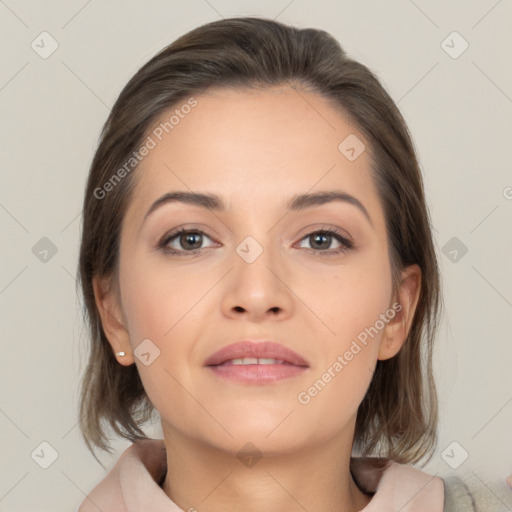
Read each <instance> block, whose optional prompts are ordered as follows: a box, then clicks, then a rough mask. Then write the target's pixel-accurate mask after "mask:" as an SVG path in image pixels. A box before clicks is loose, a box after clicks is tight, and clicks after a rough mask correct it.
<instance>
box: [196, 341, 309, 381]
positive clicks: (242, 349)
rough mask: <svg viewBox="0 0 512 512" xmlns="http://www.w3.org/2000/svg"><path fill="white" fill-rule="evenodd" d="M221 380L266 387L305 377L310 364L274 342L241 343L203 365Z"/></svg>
mask: <svg viewBox="0 0 512 512" xmlns="http://www.w3.org/2000/svg"><path fill="white" fill-rule="evenodd" d="M204 366H205V367H206V368H208V369H209V370H211V371H212V372H213V373H214V374H215V375H217V376H218V377H221V378H224V379H227V380H231V381H234V382H239V383H248V384H267V383H271V382H276V381H281V380H284V379H290V378H292V377H296V376H299V375H301V374H303V373H304V372H305V371H306V370H307V369H308V368H309V364H308V362H307V361H306V360H305V359H304V358H303V357H301V356H300V355H299V354H297V353H296V352H294V351H293V350H291V349H289V348H287V347H285V346H284V345H281V344H279V343H275V342H272V341H258V342H252V341H240V342H238V343H233V344H231V345H228V346H226V347H223V348H222V349H220V350H218V351H217V352H215V353H214V354H212V355H211V356H210V357H209V358H208V359H207V360H206V361H205V363H204Z"/></svg>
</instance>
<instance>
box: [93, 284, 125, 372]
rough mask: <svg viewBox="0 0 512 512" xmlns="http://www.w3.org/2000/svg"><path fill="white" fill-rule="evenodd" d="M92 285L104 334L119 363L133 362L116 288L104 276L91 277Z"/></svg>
mask: <svg viewBox="0 0 512 512" xmlns="http://www.w3.org/2000/svg"><path fill="white" fill-rule="evenodd" d="M92 285H93V289H94V298H95V300H96V307H97V308H98V312H99V314H100V318H101V325H102V327H103V331H104V332H105V336H106V337H107V339H108V342H109V343H110V346H111V347H112V350H113V352H114V355H115V356H116V358H117V360H118V362H119V364H122V365H123V366H129V365H131V364H133V363H134V358H133V353H132V347H131V344H130V336H129V333H128V330H127V329H126V327H125V325H124V321H123V313H122V308H121V304H120V302H121V301H120V299H119V294H118V293H117V289H116V287H115V286H114V285H112V284H111V283H110V280H108V279H106V278H103V279H102V278H99V277H93V280H92ZM118 352H124V353H125V355H124V356H120V355H117V353H118Z"/></svg>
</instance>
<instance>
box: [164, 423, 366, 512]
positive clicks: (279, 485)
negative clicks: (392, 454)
mask: <svg viewBox="0 0 512 512" xmlns="http://www.w3.org/2000/svg"><path fill="white" fill-rule="evenodd" d="M164 438H165V444H166V449H167V467H168V468H169V470H168V472H167V474H166V476H165V480H164V483H163V486H162V489H163V491H164V492H165V494H166V495H167V496H169V498H170V499H171V500H172V501H174V503H176V504H177V505H178V506H179V507H180V508H181V509H183V510H184V511H190V512H194V511H200V512H220V511H224V512H230V511H238V510H244V511H246V512H261V511H262V510H264V511H265V512H278V511H279V512H280V511H282V510H287V511H289V512H304V511H305V510H307V511H312V510H329V511H336V512H357V511H360V510H361V509H363V508H364V507H365V506H366V505H367V504H368V503H369V502H370V500H371V497H370V496H368V495H366V494H364V493H363V492H362V491H361V490H360V489H359V488H358V486H357V485H356V483H355V481H354V480H353V478H352V475H351V473H350V455H351V443H348V444H347V443H345V442H344V441H345V440H344V439H331V440H329V441H328V442H325V443H324V444H322V445H320V446H319V445H315V446H312V447H310V448H309V449H303V450H302V451H294V452H293V453H288V454H282V453H280V454H268V453H262V454H260V453H258V455H261V458H259V459H258V457H257V456H256V457H255V455H256V454H252V458H251V454H250V450H249V455H248V456H247V457H238V456H237V455H236V454H233V453H227V452H226V451H221V450H219V449H218V448H215V447H212V446H211V445H205V444H203V443H200V442H198V441H196V440H191V439H189V438H183V436H182V434H181V433H180V432H177V431H170V430H169V429H164ZM333 454H336V456H333Z"/></svg>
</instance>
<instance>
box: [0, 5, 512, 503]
mask: <svg viewBox="0 0 512 512" xmlns="http://www.w3.org/2000/svg"><path fill="white" fill-rule="evenodd" d="M240 15H260V16H265V17H270V18H275V19H277V20H279V21H283V22H289V23H293V24H296V25H298V26H302V27H306V26H310V27H317V28H321V29H324V30H327V31H329V32H330V33H331V34H333V35H334V36H335V37H336V38H337V39H338V40H339V41H340V42H341V44H342V46H343V47H344V48H345V49H346V50H347V52H348V53H349V54H350V55H351V56H353V57H355V58H356V59H358V60H360V61H361V62H363V63H364V64H366V65H368V66H369V67H370V68H371V69H372V70H373V71H374V72H376V74H377V75H378V76H379V78H380V79H381V80H382V82H383V84H384V85H385V87H386V88H387V89H388V91H389V92H390V94H391V96H392V97H393V98H394V100H395V101H396V102H397V103H398V106H399V108H400V109H401V111H402V113H403V114H404V117H405V119H406V121H407V123H408V125H409V127H410V130H411V132H412V135H413V138H414V142H415V145H416V147H417V150H418V153H419V157H420V160H421V165H422V169H423V171H424V177H425V185H426V191H427V195H428V202H429V206H430V208H431V210H432V216H433V221H434V225H435V233H434V234H435V237H436V244H437V248H438V251H439V254H440V258H441V264H442V272H443V280H444V286H445V302H446V315H445V317H444V322H443V324H442V327H441V330H440V334H439V339H438V344H437V348H436V357H435V363H436V366H435V371H436V376H437V382H438V388H439V394H440V406H441V411H440V412H441V423H440V439H439V447H438V450H437V452H436V454H435V456H434V457H433V460H432V461H431V462H430V463H429V464H428V465H427V466H425V467H424V468H423V469H424V470H425V471H429V472H431V473H432V474H438V475H446V474H458V475H461V476H463V477H464V478H465V479H467V480H468V482H470V483H471V485H481V486H486V488H487V489H488V492H493V493H495V494H496V495H497V496H500V497H501V498H502V499H503V500H504V501H507V500H510V496H511V493H512V491H511V490H510V489H508V487H507V486H506V484H505V482H504V478H505V477H506V476H507V475H510V474H512V441H511V434H512V429H511V425H512V372H511V367H512V365H511V362H512V343H511V340H512V323H511V317H512V273H511V267H510V264H511V258H510V254H511V252H512V229H511V228H512V222H511V218H512V217H511V214H512V173H511V166H510V162H511V159H510V156H511V155H510V151H511V150H510V148H511V142H510V140H511V135H512V133H511V113H512V99H511V98H512V70H511V66H510V62H511V60H510V54H511V50H512V2H511V1H510V0H502V1H496V0H481V1H472V2H469V1H458V2H444V1H441V0H436V1H430V2H428V1H424V0H415V1H412V0H394V1H392V2H379V1H367V0H365V1H357V2H349V1H338V2H335V1H334V0H331V1H329V0H324V1H318V0H317V1H314V2H313V1H304V0H292V1H290V0H274V1H269V0H266V1H258V2H256V1H239V2H233V1H231V2H229V1H225V0H209V1H206V0H191V1H189V2H185V1H157V0H153V1H151V2H142V1H138V2H135V1H131V2H130V1H128V2H127V1H124V2H121V1H99V0H92V1H88V2H87V1H85V0H76V1H75V0H73V1H66V2H65V1H63V0H60V1H56V0H54V1H45V2H37V1H22V0H5V1H3V0H0V48H1V50H0V51H1V56H2V58H1V63H2V65H1V68H0V109H1V110H0V112H1V127H0V129H1V132H0V141H1V148H2V153H1V154H2V162H1V168H2V171H1V177H2V185H1V188H0V224H1V227H2V251H1V258H2V259H1V266H0V304H1V315H2V322H1V330H2V332H1V336H2V337H1V352H0V354H1V356H0V376H1V399H0V434H1V436H0V442H1V453H0V461H1V462H0V463H1V469H0V510H3V511H22V510H23V511H27V510H40V511H50V510H51V511H59V510H76V508H77V507H78V504H79V503H80V502H81V501H82V500H83V499H84V493H87V492H88V491H89V490H90V489H91V488H92V487H93V486H94V485H95V484H97V483H98V482H99V481H100V479H101V478H103V476H104V474H105V472H104V470H103V468H101V467H100V466H99V465H98V464H97V462H96V461H95V460H94V459H93V458H92V456H91V455H90V453H89V452H88V451H87V449H86V448H85V445H84V443H83V442H82V440H81V437H80V436H79V430H78V427H77V403H78V382H79V376H80V374H81V371H82V370H83V367H84V362H85V360H84V357H85V354H86V352H85V341H86V340H85V337H84V336H83V332H82V329H83V324H82V320H81V312H80V304H79V301H78V299H77V296H76V293H75V285H76V282H75V277H74V276H75V272H76V266H77V258H78V243H79V235H80V221H81V215H80V213H81V204H82V199H83V190H84V185H85V179H86V175H87V171H88V167H89V165H90V161H91V159H92V156H93V152H94V149H95V147H96V143H97V140H98V136H99V133H100V129H101V127H102V125H103V123H104V121H105V119H106V117H107V115H108V113H109V107H110V106H111V105H113V103H114V101H115V99H116V97H117V96H118V94H119V92H120V91H121V89H122V87H123V86H124V85H125V83H126V82H127V80H128V79H129V78H130V77H131V76H132V75H133V73H135V71H136V70H137V69H138V68H139V67H140V66H141V65H142V64H143V63H145V62H146V61H147V60H148V59H149V58H150V57H152V56H153V55H154V54H155V53H156V52H157V51H158V50H160V49H161V48H162V47H163V46H165V45H167V44H168V43H170V42H171V41H173V40H174V39H176V38H177V37H178V36H180V35H182V34H183V33H185V32H186V31H188V30H190V29H192V28H194V27H196V26H198V25H201V24H203V23H206V22H208V21H213V20H216V19H219V18H221V17H229V16H240ZM43 31H47V32H49V33H50V34H51V36H52V37H53V38H54V39H55V40H56V41H57V42H58V45H59V46H58V49H57V50H56V51H55V52H54V53H53V54H52V55H51V56H49V57H48V58H46V59H43V58H41V57H40V55H39V54H38V53H36V51H34V50H33V49H32V47H31V44H32V42H33V41H35V43H37V44H39V46H40V47H42V46H43V43H41V37H39V35H40V34H41V32H43ZM453 31H457V32H459V33H460V35H461V36H462V37H463V38H464V40H466V41H467V42H468V44H469V47H468V48H467V50H466V51H465V52H464V53H462V54H461V55H460V56H458V58H453V54H454V52H458V51H459V50H460V49H461V48H462V46H461V45H462V44H463V42H462V41H461V40H460V39H453V37H451V38H448V40H447V41H446V43H445V47H446V45H449V46H451V47H452V48H451V50H449V51H451V52H452V56H450V55H449V54H448V53H447V52H446V51H445V49H443V46H442V41H443V40H445V39H446V38H447V36H449V35H450V34H451V33H452V32H453ZM44 44H45V48H48V46H47V44H48V43H44ZM43 237H47V238H49V239H50V240H51V241H52V242H53V244H55V246H56V247H57V253H56V254H55V255H54V256H52V257H51V258H50V257H49V256H48V260H47V261H46V262H43V261H41V260H40V258H39V257H37V255H36V254H34V253H33V251H32V248H33V247H34V246H35V245H36V243H37V242H38V241H39V240H40V239H41V238H43ZM453 237H456V238H457V239H458V241H455V243H458V244H459V246H460V244H464V245H465V246H466V247H467V253H466V254H465V255H462V256H461V254H462V253H461V252H460V250H459V249H457V247H456V246H454V247H451V246H450V245H448V248H447V249H446V250H445V252H446V253H447V254H446V255H445V254H444V253H443V252H442V250H443V248H444V247H446V244H447V243H448V242H449V241H450V240H451V239H452V238H453ZM451 243H454V242H453V241H452V242H451ZM36 247H37V246H36ZM453 248H455V249H456V250H459V252H458V253H457V260H456V261H452V260H453V255H454V254H455V253H452V255H450V254H449V250H452V249H453ZM36 252H37V251H36ZM39 256H40V257H42V255H41V254H39ZM159 433H160V432H159V428H158V427H155V429H148V434H149V435H153V436H155V437H159ZM43 441H46V442H48V443H50V445H51V446H52V447H53V448H54V449H55V450H56V451H57V453H58V458H57V459H56V460H55V462H53V464H52V465H51V466H50V467H48V469H42V468H41V467H40V466H39V465H38V463H37V462H36V460H37V461H38V462H39V463H42V462H44V459H45V457H46V460H47V461H49V459H48V457H50V456H51V452H50V451H49V450H48V448H45V447H44V446H43V447H42V448H41V447H40V446H39V445H40V443H41V442H43ZM454 441H456V442H457V443H458V445H452V446H450V443H452V442H454ZM115 446H116V448H117V450H118V451H117V453H116V454H115V455H114V457H112V458H110V457H108V456H106V455H105V456H104V457H103V459H102V460H103V461H104V463H105V464H106V466H107V467H111V466H112V464H113V463H114V462H115V460H117V458H118V456H119V454H120V453H121V451H122V450H124V449H125V448H126V447H127V446H128V443H127V442H117V443H116V444H115ZM447 447H448V450H446V448H447ZM462 448H463V449H464V450H466V451H467V453H468V455H469V456H468V458H467V460H465V461H464V462H463V463H462V464H461V465H460V466H459V467H457V468H453V467H450V465H449V464H448V463H447V462H446V461H447V460H449V461H450V462H451V464H452V466H455V465H457V464H458V463H460V462H461V460H462V459H463V455H464V452H462ZM34 450H35V452H34ZM41 450H42V451H41ZM33 452H34V453H35V454H39V457H37V456H36V455H34V459H33V458H32V456H31V454H32V453H33ZM443 453H444V458H443ZM445 460H446V461H445ZM508 503H510V501H508ZM509 506H510V505H509ZM503 510H505V508H504V509H503Z"/></svg>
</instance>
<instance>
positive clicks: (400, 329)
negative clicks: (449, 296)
mask: <svg viewBox="0 0 512 512" xmlns="http://www.w3.org/2000/svg"><path fill="white" fill-rule="evenodd" d="M420 290H421V269H420V267H419V266H418V265H416V264H415V265H410V266H409V267H407V268H406V269H405V270H404V271H403V272H402V279H401V283H400V287H399V290H398V297H397V300H396V301H395V302H398V303H399V304H400V305H398V304H396V306H395V307H393V309H394V310H395V312H396V314H395V316H394V318H393V319H391V320H390V321H389V322H388V323H387V325H386V327H385V328H384V331H383V336H382V341H381V344H380V348H379V356H378V359H380V360H384V359H389V358H391V357H393V356H395V355H396V354H398V352H399V351H400V349H401V348H402V346H403V344H404V343H405V340H406V339H407V335H408V334H409V329H410V328H411V325H412V320H413V317H414V313H415V311H416V306H417V304H418V300H419V296H420ZM395 302H394V303H393V304H395Z"/></svg>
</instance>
